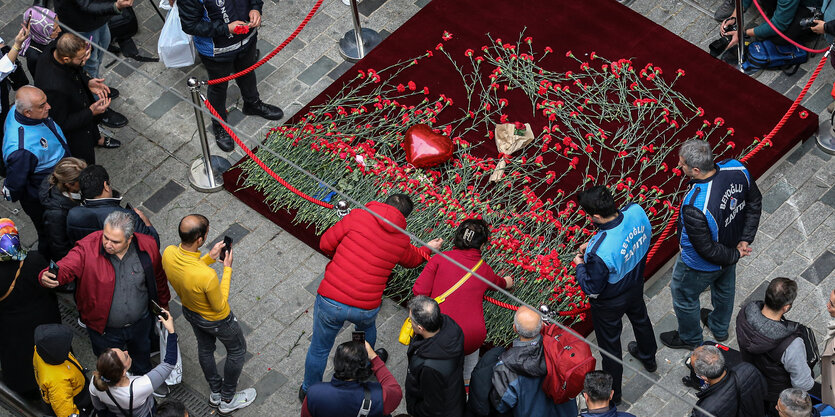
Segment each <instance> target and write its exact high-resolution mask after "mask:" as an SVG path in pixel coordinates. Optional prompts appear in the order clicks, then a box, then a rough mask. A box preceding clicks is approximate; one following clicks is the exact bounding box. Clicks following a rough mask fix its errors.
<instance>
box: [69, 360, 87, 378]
mask: <svg viewBox="0 0 835 417" xmlns="http://www.w3.org/2000/svg"><path fill="white" fill-rule="evenodd" d="M67 360H68V361H70V363H71V364H73V365H75V367H76V368H78V371H79V372H81V375H85V376H86V371H85V369H84V368H82V367H81V365H79V364H78V362H76V361H75V360H73V358H72V356H67Z"/></svg>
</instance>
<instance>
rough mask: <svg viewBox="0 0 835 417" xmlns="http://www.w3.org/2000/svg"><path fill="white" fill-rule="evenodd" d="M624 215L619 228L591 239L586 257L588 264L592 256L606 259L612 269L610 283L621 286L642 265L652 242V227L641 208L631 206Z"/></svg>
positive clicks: (624, 210)
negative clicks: (623, 280)
mask: <svg viewBox="0 0 835 417" xmlns="http://www.w3.org/2000/svg"><path fill="white" fill-rule="evenodd" d="M621 213H623V220H622V221H621V222H620V224H619V225H617V226H615V227H613V228H611V229H606V230H601V231H599V232H597V233H595V235H594V236H592V238H591V240H590V241H589V245H588V248H587V249H586V255H585V257H584V260H585V261H588V256H589V254H592V253H593V254H595V255H597V256H598V257H600V259H602V260H603V262H604V263H605V264H606V266H607V267H608V268H609V279H608V282H609V284H617V283H619V282H620V281H621V280H622V279H623V278H624V277H626V276H627V275H629V273H630V272H632V271H633V270H635V267H637V266H639V265H640V264H641V262H642V261H643V260H644V257H645V256H646V255H647V252H649V248H650V241H651V240H652V225H651V224H650V223H649V217H647V213H646V212H645V211H644V209H643V208H641V206H639V205H637V204H634V203H633V204H629V205H628V206H626V207H625V208H624V209H623V210H621Z"/></svg>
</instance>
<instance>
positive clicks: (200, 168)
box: [187, 77, 231, 193]
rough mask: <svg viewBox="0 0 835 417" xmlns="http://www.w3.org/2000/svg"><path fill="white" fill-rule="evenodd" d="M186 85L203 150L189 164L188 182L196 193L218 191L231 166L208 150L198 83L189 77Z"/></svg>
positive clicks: (195, 79)
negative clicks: (192, 104) (189, 91)
mask: <svg viewBox="0 0 835 417" xmlns="http://www.w3.org/2000/svg"><path fill="white" fill-rule="evenodd" d="M187 84H188V88H189V89H190V90H191V100H192V101H193V102H194V105H195V106H197V107H196V108H195V109H194V118H195V119H197V133H198V135H199V136H200V147H201V148H202V149H203V157H201V158H197V159H195V160H194V161H193V162H192V163H191V169H189V173H188V174H189V175H188V180H189V182H191V186H192V187H194V189H195V190H197V191H202V192H204V193H210V192H215V191H220V190H221V189H223V176H222V174H223V172H225V171H226V170H228V169H229V168H230V167H231V164H229V161H227V160H226V159H225V158H223V157H220V156H215V155H212V153H211V151H210V150H209V139H208V138H207V137H206V124H205V122H204V120H203V112H202V111H200V108H201V107H202V105H203V99H202V98H201V96H200V81H198V80H197V78H194V77H191V78H189V79H188V81H187Z"/></svg>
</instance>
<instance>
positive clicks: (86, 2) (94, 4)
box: [50, 0, 121, 104]
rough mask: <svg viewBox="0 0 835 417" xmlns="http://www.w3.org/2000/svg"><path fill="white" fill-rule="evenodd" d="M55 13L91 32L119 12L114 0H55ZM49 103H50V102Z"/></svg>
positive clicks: (78, 27) (69, 22)
mask: <svg viewBox="0 0 835 417" xmlns="http://www.w3.org/2000/svg"><path fill="white" fill-rule="evenodd" d="M55 13H56V14H57V15H58V16H60V19H61V23H63V24H65V25H67V26H69V27H71V28H73V29H75V30H76V31H78V32H91V31H93V30H95V29H98V28H100V27H102V26H104V25H106V24H107V21H108V20H110V17H111V16H113V15H116V14H119V13H121V11H120V10H119V9H117V8H116V5H115V1H114V0H55ZM50 104H51V103H50Z"/></svg>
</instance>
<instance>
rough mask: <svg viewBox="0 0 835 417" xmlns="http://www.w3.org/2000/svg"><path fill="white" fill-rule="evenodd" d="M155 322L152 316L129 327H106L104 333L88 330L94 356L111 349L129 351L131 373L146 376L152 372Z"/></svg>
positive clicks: (147, 316) (146, 316)
mask: <svg viewBox="0 0 835 417" xmlns="http://www.w3.org/2000/svg"><path fill="white" fill-rule="evenodd" d="M153 327H154V321H153V319H151V316H150V314H146V315H145V317H143V318H141V319H139V321H137V322H136V323H133V324H132V325H130V326H127V327H106V328H105V329H104V333H99V332H97V331H95V330H92V329H90V328H89V327H88V328H87V334H88V335H89V336H90V343H91V344H92V345H93V354H95V355H96V357H98V356H99V355H101V354H102V353H104V352H105V351H107V350H108V349H111V348H118V349H122V350H127V351H128V354H129V355H130V358H131V360H133V364H132V365H131V367H130V372H131V373H132V374H134V375H145V374H147V373H148V372H150V371H151V335H152V334H153Z"/></svg>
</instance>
